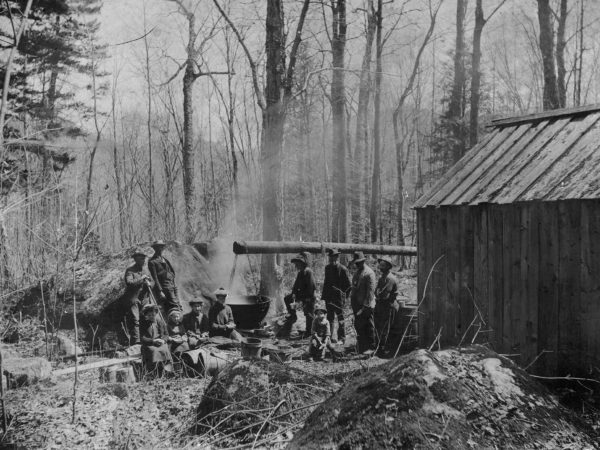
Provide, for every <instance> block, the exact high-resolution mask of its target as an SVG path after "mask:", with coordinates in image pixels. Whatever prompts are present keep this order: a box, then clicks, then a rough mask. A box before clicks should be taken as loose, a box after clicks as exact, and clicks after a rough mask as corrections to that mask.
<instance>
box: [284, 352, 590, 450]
mask: <svg viewBox="0 0 600 450" xmlns="http://www.w3.org/2000/svg"><path fill="white" fill-rule="evenodd" d="M589 433H590V432H589V431H587V430H584V429H583V426H582V425H580V424H578V423H575V422H574V421H573V419H572V418H571V416H570V415H569V413H568V412H566V411H565V410H564V409H562V408H561V407H560V406H559V405H558V403H557V402H556V400H555V399H554V398H553V397H552V396H551V395H550V394H549V393H548V392H547V391H546V389H545V388H544V387H543V386H541V385H540V384H539V383H537V382H536V381H534V380H533V379H532V378H530V377H529V376H528V375H527V374H526V373H525V372H524V371H522V370H521V369H519V368H517V367H516V366H515V365H514V364H513V363H512V362H510V361H509V360H507V359H505V358H502V357H500V356H498V355H497V354H496V353H494V352H492V351H490V350H488V349H486V348H484V347H471V348H468V349H463V350H461V351H459V350H444V351H439V352H434V353H431V352H427V351H424V350H419V351H416V352H413V353H411V354H409V355H406V356H404V357H402V358H398V359H396V360H393V361H391V362H390V363H388V364H385V365H383V366H381V367H379V368H376V369H373V370H372V371H370V372H368V373H366V374H364V375H362V376H360V377H358V378H356V379H354V380H351V381H350V382H348V383H347V384H346V385H344V386H343V387H342V389H340V391H338V392H337V393H336V394H335V395H334V396H333V397H332V398H330V399H328V400H327V402H326V403H324V404H322V405H321V406H320V407H319V408H317V409H316V410H315V411H314V412H313V413H312V414H311V416H310V417H309V418H308V419H307V420H306V422H305V425H304V428H303V429H302V430H301V431H299V432H298V433H296V434H295V437H294V440H293V441H292V442H291V444H290V447H289V448H292V449H307V448H323V447H326V448H340V449H349V448H445V449H455V448H507V447H509V448H524V447H535V448H566V447H569V448H582V449H583V448H596V447H595V445H596V444H595V443H596V442H597V440H596V438H595V437H594V436H591V435H590V434H589Z"/></svg>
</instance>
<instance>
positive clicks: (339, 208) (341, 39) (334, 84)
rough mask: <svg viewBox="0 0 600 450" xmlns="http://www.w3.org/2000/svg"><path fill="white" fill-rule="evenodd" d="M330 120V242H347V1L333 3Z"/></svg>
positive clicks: (334, 1)
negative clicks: (331, 144) (345, 81)
mask: <svg viewBox="0 0 600 450" xmlns="http://www.w3.org/2000/svg"><path fill="white" fill-rule="evenodd" d="M331 11H332V14H333V19H332V40H331V52H332V64H333V73H332V77H331V117H332V140H333V161H334V164H333V169H332V171H333V172H332V177H333V208H332V209H333V210H332V220H331V238H332V239H333V241H334V242H346V239H347V217H346V201H347V200H346V115H345V112H346V111H345V107H346V93H345V87H344V52H345V49H346V28H347V26H346V0H332V1H331Z"/></svg>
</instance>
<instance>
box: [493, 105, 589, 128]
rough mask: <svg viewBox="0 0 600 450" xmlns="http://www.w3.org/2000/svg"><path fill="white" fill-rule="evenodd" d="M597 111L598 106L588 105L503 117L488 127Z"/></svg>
mask: <svg viewBox="0 0 600 450" xmlns="http://www.w3.org/2000/svg"><path fill="white" fill-rule="evenodd" d="M597 111H600V105H588V106H578V107H576V108H561V109H553V110H551V111H543V112H539V113H533V114H526V115H524V116H517V117H514V116H513V117H504V118H501V119H495V120H492V121H491V123H490V125H489V126H492V127H498V126H506V125H517V124H520V123H525V122H534V121H539V120H548V119H553V118H558V117H565V116H568V117H575V116H580V115H582V114H593V113H595V112H597Z"/></svg>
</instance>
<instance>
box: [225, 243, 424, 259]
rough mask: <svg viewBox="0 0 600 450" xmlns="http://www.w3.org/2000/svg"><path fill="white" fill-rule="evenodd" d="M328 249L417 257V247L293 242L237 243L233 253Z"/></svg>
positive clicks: (297, 251)
mask: <svg viewBox="0 0 600 450" xmlns="http://www.w3.org/2000/svg"><path fill="white" fill-rule="evenodd" d="M328 248H337V249H338V250H339V251H340V252H341V253H354V252H363V253H367V254H370V255H404V256H416V255H417V247H408V246H400V245H377V244H348V243H341V242H338V243H336V242H293V241H235V242H234V243H233V253H235V254H236V255H245V254H267V253H300V252H309V253H325V250H326V249H328Z"/></svg>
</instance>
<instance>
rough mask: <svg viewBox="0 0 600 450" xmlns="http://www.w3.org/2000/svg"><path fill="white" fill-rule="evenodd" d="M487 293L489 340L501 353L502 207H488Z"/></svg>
mask: <svg viewBox="0 0 600 450" xmlns="http://www.w3.org/2000/svg"><path fill="white" fill-rule="evenodd" d="M488 211H489V212H488V236H489V241H488V267H489V269H488V270H489V271H488V293H489V303H490V304H489V309H488V311H489V328H490V330H491V333H490V340H491V342H492V343H493V348H494V350H496V351H497V352H502V351H503V350H504V349H503V342H502V313H503V310H504V306H503V304H504V301H503V281H502V280H503V278H504V272H503V270H504V267H503V263H502V261H503V243H502V237H503V235H502V231H503V230H502V222H503V218H502V207H500V206H497V205H489V206H488Z"/></svg>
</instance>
